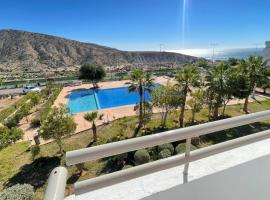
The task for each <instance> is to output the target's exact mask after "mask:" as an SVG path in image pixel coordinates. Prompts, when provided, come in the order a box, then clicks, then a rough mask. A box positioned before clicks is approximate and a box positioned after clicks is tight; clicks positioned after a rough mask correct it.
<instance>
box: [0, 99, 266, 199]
mask: <svg viewBox="0 0 270 200" xmlns="http://www.w3.org/2000/svg"><path fill="white" fill-rule="evenodd" d="M269 108H270V100H267V101H263V102H254V103H250V105H249V110H250V112H258V111H262V110H267V109H269ZM207 114H208V111H207V109H203V110H202V111H201V112H200V113H198V114H197V115H196V120H197V121H199V122H201V123H202V122H206V121H207ZM242 114H244V113H243V112H242V105H233V106H228V107H227V109H226V115H228V116H237V115H242ZM190 118H191V113H190V111H187V112H186V114H185V121H186V122H188V121H189V119H190ZM177 119H178V113H177V112H175V113H172V114H170V115H169V118H168V122H167V129H174V128H177V127H178V123H177ZM136 121H137V119H136V117H128V118H122V119H119V120H116V121H114V122H113V123H111V124H109V125H104V126H101V127H99V128H98V135H99V142H98V144H104V143H107V142H113V141H118V140H124V139H127V138H131V137H133V135H134V129H135V124H136ZM269 127H270V120H268V121H265V122H263V123H256V124H253V125H246V126H242V127H239V128H234V129H230V130H225V131H222V132H223V133H222V134H221V133H212V134H209V135H207V136H203V137H201V138H200V142H199V143H198V144H197V145H196V148H201V147H204V146H208V145H211V144H215V143H218V142H222V141H226V140H229V139H233V138H236V137H240V136H244V135H247V134H251V133H254V132H258V131H260V130H264V129H267V128H269ZM146 130H147V131H146V132H145V133H144V134H142V133H140V134H139V135H145V134H153V133H155V132H160V131H161V130H160V129H159V114H156V115H154V116H153V119H152V120H151V121H150V122H149V123H148V125H147V129H146ZM91 141H92V133H91V131H85V132H82V133H80V134H76V135H73V136H70V137H68V138H65V139H64V140H63V143H64V149H65V150H66V151H70V150H75V149H81V148H85V147H88V146H91V145H97V144H91ZM28 147H29V143H28V142H21V143H17V144H14V145H11V146H9V147H8V148H5V149H3V150H2V151H0V161H1V162H0V169H1V170H0V190H2V189H3V188H4V187H8V186H11V185H14V184H16V183H29V184H31V185H33V186H34V187H35V189H36V193H35V199H42V197H43V193H44V190H45V188H46V181H47V179H48V176H49V173H50V171H51V170H52V169H53V168H55V167H56V166H59V165H64V163H65V161H64V158H61V157H58V156H57V153H58V146H57V145H56V143H54V142H52V143H49V144H46V145H43V146H41V151H40V154H39V156H38V157H37V158H35V159H34V160H33V159H32V157H31V152H30V151H29V148H28ZM85 167H86V168H87V169H88V171H87V172H86V175H85V176H83V177H78V176H77V175H76V170H77V169H76V167H74V166H72V167H68V170H69V175H70V177H69V179H68V189H67V191H66V193H67V194H71V193H72V187H71V185H72V184H73V183H74V182H76V181H77V180H78V179H80V180H82V179H88V178H91V177H95V176H98V175H100V174H102V173H107V172H110V171H113V169H111V168H110V165H109V160H108V159H104V160H100V161H93V162H87V163H86V164H85Z"/></svg>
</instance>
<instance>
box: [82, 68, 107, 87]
mask: <svg viewBox="0 0 270 200" xmlns="http://www.w3.org/2000/svg"><path fill="white" fill-rule="evenodd" d="M79 72H80V75H79V78H80V79H86V80H89V81H91V82H92V84H93V86H94V87H95V88H96V87H98V84H97V83H98V82H99V81H101V80H102V79H103V78H104V77H105V76H106V72H105V70H104V68H103V67H102V66H99V65H95V64H84V65H82V66H81V68H80V71H79Z"/></svg>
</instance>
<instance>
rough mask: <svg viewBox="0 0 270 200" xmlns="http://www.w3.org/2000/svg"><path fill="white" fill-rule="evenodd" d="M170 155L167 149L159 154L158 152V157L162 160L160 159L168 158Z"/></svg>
mask: <svg viewBox="0 0 270 200" xmlns="http://www.w3.org/2000/svg"><path fill="white" fill-rule="evenodd" d="M171 155H172V153H171V151H170V150H169V149H163V150H162V151H161V152H159V154H158V157H159V158H160V159H162V158H168V157H170V156H171Z"/></svg>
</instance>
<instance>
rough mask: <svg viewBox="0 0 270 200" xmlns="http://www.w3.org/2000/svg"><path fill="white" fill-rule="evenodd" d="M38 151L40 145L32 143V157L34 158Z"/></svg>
mask: <svg viewBox="0 0 270 200" xmlns="http://www.w3.org/2000/svg"><path fill="white" fill-rule="evenodd" d="M39 152H40V147H39V145H34V146H32V147H31V154H32V158H35V157H36V156H37V155H38V154H39Z"/></svg>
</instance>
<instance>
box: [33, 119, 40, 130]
mask: <svg viewBox="0 0 270 200" xmlns="http://www.w3.org/2000/svg"><path fill="white" fill-rule="evenodd" d="M39 126H40V119H39V118H33V119H32V120H31V127H33V128H36V127H39Z"/></svg>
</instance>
